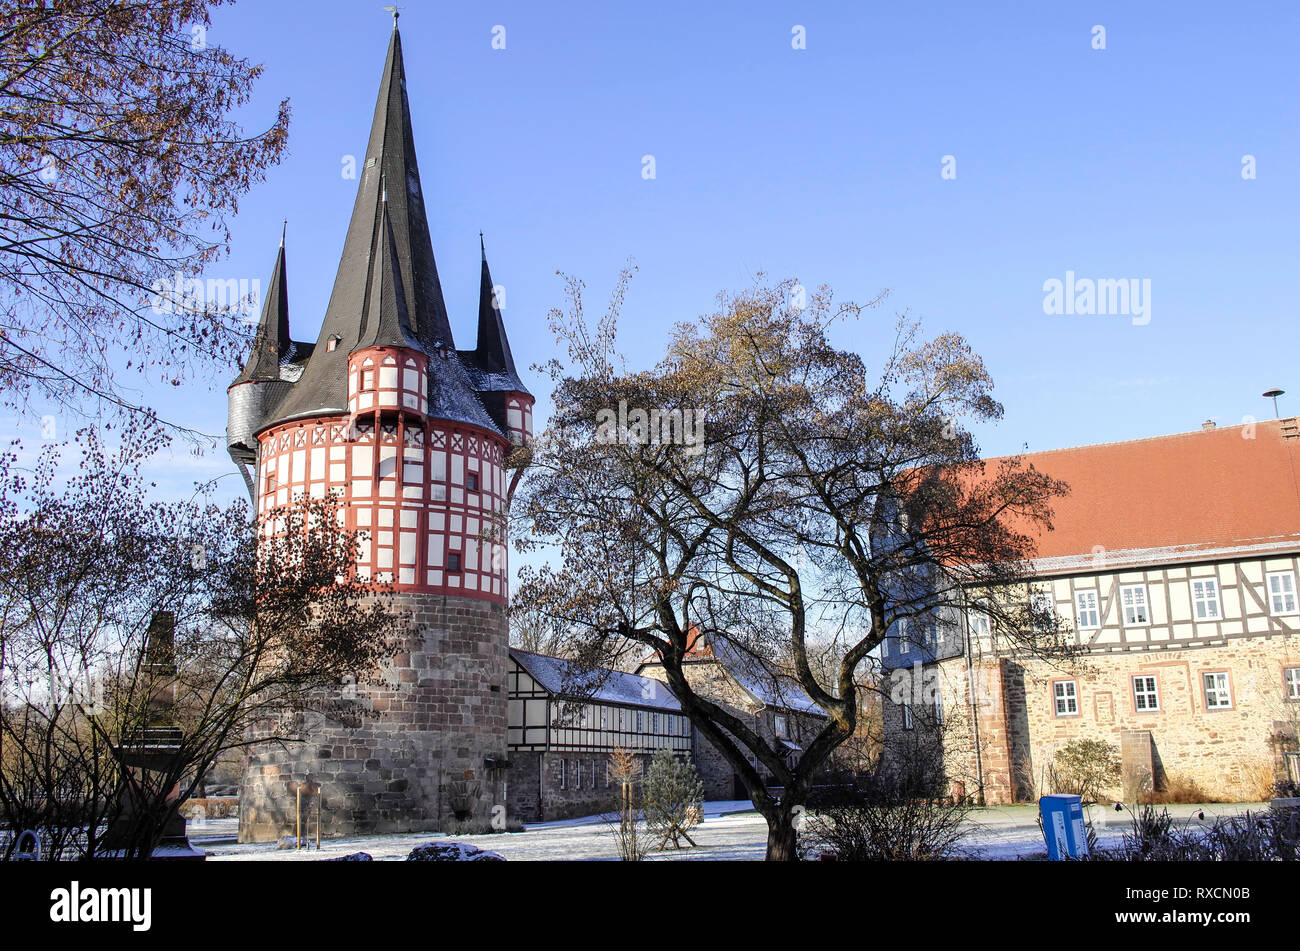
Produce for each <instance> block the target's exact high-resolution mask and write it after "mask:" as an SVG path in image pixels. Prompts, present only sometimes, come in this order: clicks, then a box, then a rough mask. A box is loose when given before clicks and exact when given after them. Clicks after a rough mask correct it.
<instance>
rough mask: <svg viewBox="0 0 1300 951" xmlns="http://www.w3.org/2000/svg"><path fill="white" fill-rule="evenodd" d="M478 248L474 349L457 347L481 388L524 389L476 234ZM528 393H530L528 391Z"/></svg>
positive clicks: (473, 378) (481, 247)
mask: <svg viewBox="0 0 1300 951" xmlns="http://www.w3.org/2000/svg"><path fill="white" fill-rule="evenodd" d="M479 249H480V250H481V251H482V253H483V271H482V277H481V279H480V282H479V296H478V344H477V346H476V347H475V349H473V350H470V351H461V359H462V360H464V361H465V365H466V368H467V369H468V370H469V375H470V379H471V380H473V381H474V386H475V388H476V389H477V390H478V391H479V392H481V393H486V392H497V391H508V390H515V391H518V392H520V393H527V392H528V390H527V389H526V388H525V387H524V384H523V381H521V380H520V379H519V374H518V373H517V372H515V358H514V357H513V356H512V355H511V353H510V340H509V338H507V337H506V326H505V322H504V321H503V320H502V319H501V308H500V307H498V306H497V304H498V302H497V300H496V295H495V294H494V293H493V288H494V287H495V285H494V284H493V283H492V272H491V271H489V270H488V261H487V248H486V246H485V245H484V244H483V236H482V235H479ZM530 395H531V394H530Z"/></svg>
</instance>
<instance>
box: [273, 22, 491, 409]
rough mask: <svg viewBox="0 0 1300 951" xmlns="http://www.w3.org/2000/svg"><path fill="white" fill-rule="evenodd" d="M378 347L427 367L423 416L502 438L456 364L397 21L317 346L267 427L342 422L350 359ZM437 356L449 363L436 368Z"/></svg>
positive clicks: (457, 362) (460, 367) (439, 361)
mask: <svg viewBox="0 0 1300 951" xmlns="http://www.w3.org/2000/svg"><path fill="white" fill-rule="evenodd" d="M334 336H337V337H338V338H339V341H338V346H336V347H335V348H333V349H332V350H331V349H330V348H329V347H328V346H327V345H326V344H327V341H328V340H329V339H330V338H331V337H334ZM380 338H383V339H382V340H381V339H380ZM376 342H383V343H387V344H391V345H397V346H406V347H410V348H412V349H415V350H419V351H421V352H423V353H426V354H428V355H430V356H431V357H433V359H432V360H431V361H430V364H429V376H430V403H429V413H430V415H434V416H440V417H443V418H445V419H451V420H455V421H458V422H466V423H472V424H474V425H476V426H482V427H484V428H485V429H489V430H491V431H493V432H499V431H500V430H499V427H497V426H496V424H495V423H493V422H492V419H491V417H490V416H489V415H488V413H487V411H486V410H485V409H484V408H483V405H482V403H481V402H480V400H479V399H478V396H477V394H476V393H475V392H474V387H473V385H472V384H471V382H470V379H469V377H468V376H467V375H466V372H465V368H464V367H463V366H462V364H461V362H460V360H458V359H455V346H456V345H455V341H454V340H453V339H452V334H451V325H450V323H449V321H448V319H447V306H446V304H445V303H444V301H443V297H442V285H441V284H440V283H439V281H438V268H437V265H436V264H435V263H434V258H433V243H432V240H431V239H430V237H429V220H428V216H427V215H426V213H425V207H424V195H423V191H422V189H421V186H420V172H419V166H418V165H417V163H416V159H415V140H414V136H413V134H412V132H411V112H410V105H409V103H408V100H407V96H406V73H405V69H404V68H403V65H402V39H401V35H400V33H399V32H398V30H397V25H396V21H394V25H393V35H392V39H391V40H390V42H389V46H388V58H387V60H386V62H385V63H384V74H383V79H382V81H381V83H380V87H379V97H378V100H377V101H376V103H375V114H374V119H373V121H372V123H371V128H370V142H369V144H368V145H367V147H366V158H365V161H364V163H363V164H362V167H361V180H360V183H359V184H358V186H357V199H356V203H355V204H354V205H353V209H352V220H351V222H350V223H349V225H348V232H347V237H346V238H345V240H344V243H343V256H342V258H341V259H340V261H339V269H338V274H337V276H336V277H335V279H334V290H333V292H332V293H331V295H330V302H329V306H328V307H327V308H326V311H325V320H324V322H323V323H322V325H321V330H320V336H319V338H318V341H317V346H316V349H315V351H314V353H313V354H312V358H311V359H310V360H309V361H308V363H307V365H306V368H305V369H304V370H303V374H302V376H301V378H299V380H298V381H297V382H296V383H295V384H294V386H293V388H292V390H291V391H290V392H289V394H288V396H287V397H286V398H285V399H284V401H283V403H281V404H280V406H279V407H278V408H277V409H276V411H275V412H274V414H273V418H271V419H268V420H267V424H268V425H270V424H274V423H279V422H284V421H287V420H290V419H295V418H300V417H304V416H316V415H329V414H341V413H345V412H346V411H347V358H348V354H349V353H351V352H353V351H355V350H356V349H357V348H358V347H359V346H372V345H375V343H376ZM440 352H446V353H448V354H450V355H451V357H452V358H451V359H440V358H439V354H440Z"/></svg>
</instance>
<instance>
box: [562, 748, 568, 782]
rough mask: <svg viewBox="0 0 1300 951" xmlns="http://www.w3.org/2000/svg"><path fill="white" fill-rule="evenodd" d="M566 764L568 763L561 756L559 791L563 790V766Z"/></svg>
mask: <svg viewBox="0 0 1300 951" xmlns="http://www.w3.org/2000/svg"><path fill="white" fill-rule="evenodd" d="M567 762H568V761H567V760H565V758H564V757H563V756H561V757H560V788H561V789H563V788H564V781H565V775H564V770H565V764H566V763H567Z"/></svg>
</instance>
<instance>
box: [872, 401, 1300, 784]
mask: <svg viewBox="0 0 1300 951" xmlns="http://www.w3.org/2000/svg"><path fill="white" fill-rule="evenodd" d="M1297 452H1300V427H1298V426H1297V421H1296V420H1295V419H1283V420H1273V421H1269V422H1259V423H1248V424H1244V425H1240V426H1231V427H1222V428H1219V427H1216V426H1215V425H1214V424H1213V423H1207V424H1205V426H1204V427H1203V428H1202V429H1201V430H1198V431H1194V432H1189V433H1181V434H1178V435H1172V436H1162V437H1157V438H1152V439H1140V440H1134V441H1130V442H1118V443H1106V444H1102V445H1094V446H1082V447H1077V448H1072V449H1061V450H1054V451H1048V452H1036V453H1031V454H1028V456H1027V461H1029V462H1031V463H1032V464H1033V465H1034V466H1035V467H1036V468H1037V469H1039V470H1040V471H1043V472H1045V473H1046V474H1047V475H1049V476H1052V477H1054V478H1057V479H1061V480H1063V481H1065V482H1066V483H1068V484H1069V487H1070V491H1069V494H1068V495H1067V496H1066V497H1064V498H1062V499H1059V500H1057V501H1056V502H1055V504H1054V515H1053V519H1052V523H1053V527H1052V529H1051V530H1050V531H1042V532H1040V533H1039V534H1038V535H1037V538H1036V543H1037V552H1036V558H1035V560H1034V561H1033V562H1032V563H1031V564H1030V573H1029V575H1028V577H1026V579H1025V582H1024V588H1023V589H1022V590H1021V591H1019V592H1009V593H1007V594H1008V596H1015V597H1017V598H1019V599H1020V600H1024V601H1034V602H1037V604H1038V605H1039V606H1041V607H1044V608H1047V609H1049V610H1050V611H1052V612H1055V614H1056V615H1058V616H1059V618H1060V619H1061V620H1062V622H1063V626H1064V627H1065V628H1066V629H1067V630H1068V631H1069V635H1068V636H1069V638H1070V639H1071V641H1072V642H1073V643H1074V645H1075V646H1077V647H1078V648H1079V649H1080V650H1081V651H1082V657H1081V658H1080V660H1079V662H1078V663H1073V664H1062V663H1049V662H1046V661H1043V660H1040V659H1034V658H1031V657H1028V656H1025V655H1023V654H1021V653H1017V652H1015V651H1012V650H1009V649H1007V648H1006V647H1005V646H1004V645H1003V644H1002V643H1001V642H1000V641H999V640H998V639H997V638H996V637H995V635H994V632H991V631H990V624H989V618H988V617H987V616H986V615H984V614H983V613H982V612H980V611H979V610H977V609H973V610H963V611H961V612H956V614H955V616H949V617H943V618H936V619H935V623H931V624H923V623H922V624H918V623H917V622H916V621H915V620H913V621H910V622H908V623H909V625H910V627H904V626H903V625H901V624H900V625H898V626H896V627H895V628H894V629H892V630H891V632H890V636H889V638H888V639H887V640H886V642H885V645H884V649H883V661H884V663H885V666H886V667H887V668H889V669H890V670H891V671H893V672H898V671H909V672H911V678H910V682H911V687H909V688H907V689H904V690H902V691H901V692H896V693H895V695H894V696H893V698H892V701H891V702H887V703H886V704H885V728H886V735H887V737H888V744H887V745H888V746H892V747H894V748H896V749H900V750H907V749H909V748H915V745H916V740H917V738H918V737H924V738H927V739H928V742H930V743H931V744H937V745H938V746H940V747H941V748H942V761H943V768H944V769H945V771H946V772H947V775H948V778H949V779H951V780H952V781H953V782H954V783H960V784H962V786H964V787H965V788H966V789H967V790H969V791H970V792H972V793H973V792H975V791H977V790H978V791H980V792H981V793H982V794H983V796H984V798H985V799H986V800H987V801H989V802H1008V801H1017V800H1025V799H1029V798H1032V797H1033V796H1035V795H1039V794H1041V793H1043V792H1045V791H1051V789H1050V786H1051V778H1050V777H1051V767H1052V765H1053V762H1054V758H1055V755H1056V753H1057V752H1058V751H1059V750H1060V749H1061V748H1062V747H1064V746H1065V745H1066V744H1068V743H1070V742H1071V741H1074V740H1079V739H1100V740H1103V741H1106V742H1108V743H1111V744H1113V745H1114V746H1115V747H1116V748H1117V749H1118V750H1119V752H1120V755H1121V760H1122V766H1123V780H1122V782H1121V783H1119V784H1117V786H1116V788H1114V789H1112V790H1109V792H1110V793H1111V794H1112V795H1115V796H1116V797H1118V796H1121V795H1126V794H1127V795H1128V796H1130V797H1131V796H1134V795H1137V794H1140V793H1142V792H1143V791H1144V790H1151V789H1156V790H1159V789H1160V788H1161V787H1164V786H1166V785H1167V784H1169V783H1171V782H1173V781H1178V782H1179V783H1180V784H1181V785H1183V786H1184V787H1185V788H1188V789H1196V788H1199V790H1201V791H1203V792H1204V794H1205V795H1207V796H1213V797H1216V798H1224V799H1232V800H1239V801H1252V800H1255V799H1258V798H1261V797H1263V796H1264V795H1265V794H1266V793H1267V791H1268V787H1269V785H1270V784H1271V783H1272V782H1273V781H1274V780H1275V779H1277V778H1281V777H1283V776H1285V775H1286V774H1287V773H1288V772H1290V773H1291V774H1292V776H1293V777H1294V778H1300V777H1296V776H1295V773H1296V770H1297V766H1300V763H1297V753H1296V752H1295V751H1296V749H1297V746H1296V725H1297V721H1298V719H1300V600H1298V598H1300V595H1298V594H1297V583H1298V579H1300V560H1298V559H1300V471H1298V470H1297V463H1296V455H1297ZM993 462H996V460H993ZM940 613H942V612H940ZM950 613H951V612H950ZM941 622H947V623H941ZM919 684H925V689H924V690H918V689H915V688H916V687H917V686H918V685H919Z"/></svg>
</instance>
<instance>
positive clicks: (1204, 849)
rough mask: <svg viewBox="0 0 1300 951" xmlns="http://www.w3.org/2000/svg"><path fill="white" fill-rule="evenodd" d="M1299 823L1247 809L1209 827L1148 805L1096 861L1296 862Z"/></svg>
mask: <svg viewBox="0 0 1300 951" xmlns="http://www.w3.org/2000/svg"><path fill="white" fill-rule="evenodd" d="M1297 825H1298V823H1297V821H1296V819H1295V818H1294V817H1293V816H1292V814H1291V813H1290V812H1288V811H1282V812H1254V813H1252V812H1247V813H1244V814H1243V815H1240V816H1225V817H1223V818H1220V819H1217V820H1215V822H1214V824H1213V825H1212V826H1210V828H1209V829H1206V830H1204V831H1201V830H1197V829H1193V828H1191V821H1190V820H1188V822H1187V823H1185V824H1184V825H1183V826H1182V827H1178V826H1176V825H1175V824H1174V820H1173V819H1172V818H1171V817H1170V815H1169V810H1168V809H1161V810H1157V809H1156V807H1155V806H1154V805H1153V804H1151V803H1147V804H1145V805H1143V806H1142V807H1141V808H1140V809H1139V810H1138V811H1137V812H1136V813H1134V814H1133V828H1132V831H1131V832H1127V833H1125V834H1124V839H1123V842H1122V843H1121V845H1120V846H1119V847H1118V848H1115V849H1105V850H1101V849H1099V850H1097V851H1095V852H1094V853H1093V857H1094V858H1095V859H1098V860H1101V861H1107V860H1110V861H1121V862H1294V861H1296V860H1297V855H1298V852H1297V847H1298V845H1300V830H1298V829H1297Z"/></svg>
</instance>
